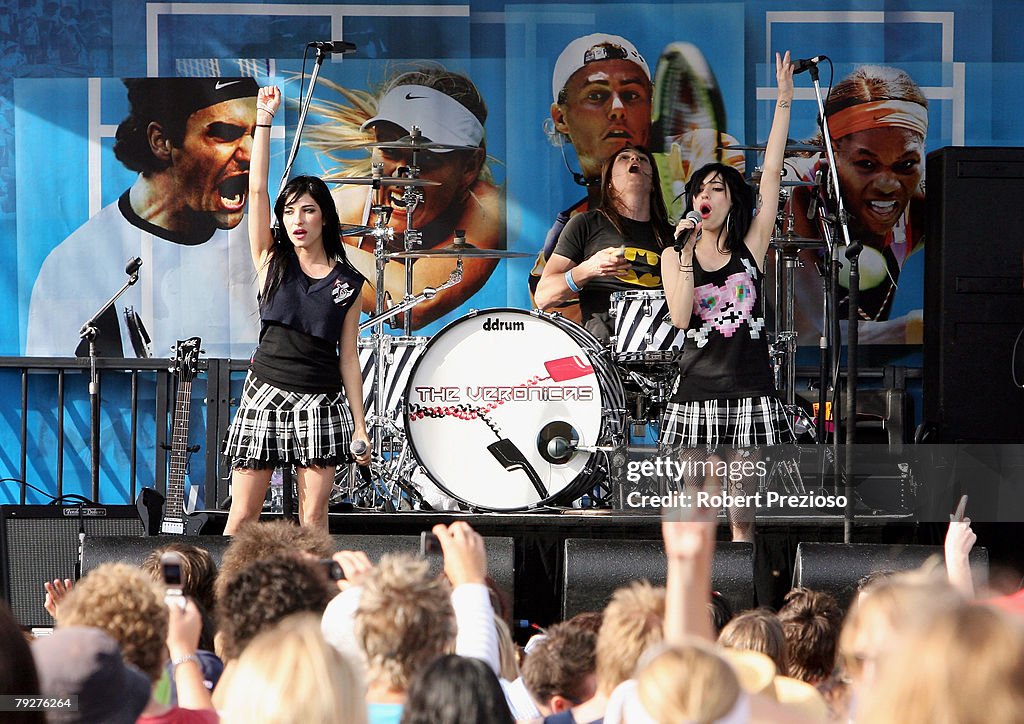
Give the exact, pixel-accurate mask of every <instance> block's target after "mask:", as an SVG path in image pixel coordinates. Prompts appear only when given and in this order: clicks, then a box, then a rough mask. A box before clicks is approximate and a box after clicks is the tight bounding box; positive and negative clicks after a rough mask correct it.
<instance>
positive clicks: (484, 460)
mask: <svg viewBox="0 0 1024 724" xmlns="http://www.w3.org/2000/svg"><path fill="white" fill-rule="evenodd" d="M405 400H406V410H405V431H406V435H407V437H408V440H409V443H410V444H411V447H412V451H413V453H414V455H415V456H416V459H417V460H419V462H420V464H421V465H422V466H423V469H424V471H425V472H426V473H427V475H428V476H429V477H430V479H431V480H433V481H434V482H435V483H436V484H437V486H438V487H439V488H440V489H441V490H443V491H444V492H446V493H448V494H449V495H451V496H452V497H453V498H455V499H456V500H459V501H460V502H463V503H465V504H466V505H468V506H470V507H472V508H477V509H482V510H496V511H509V510H526V509H529V508H536V507H540V506H544V505H558V504H568V503H570V502H571V501H572V500H574V499H575V498H576V497H578V496H579V495H580V494H582V493H583V492H585V491H586V490H588V489H589V487H592V486H593V485H595V484H596V483H597V482H598V479H599V476H600V475H602V474H603V471H602V470H601V469H600V468H599V466H598V465H597V462H598V460H597V456H600V455H601V453H600V452H585V451H582V450H579V451H576V450H572V449H571V447H570V446H572V445H573V444H578V445H580V446H586V447H590V446H595V445H606V444H608V443H609V442H613V441H615V440H617V439H621V434H622V431H623V430H624V423H625V395H624V393H623V389H622V383H621V382H620V381H619V377H618V374H617V372H616V371H615V368H614V367H613V366H612V364H611V362H610V361H609V360H608V359H606V353H605V352H604V351H603V349H602V347H601V345H600V343H599V342H598V341H597V340H596V339H594V337H593V336H591V335H590V333H588V332H587V331H586V330H584V329H583V328H582V327H579V326H577V325H576V324H574V323H572V322H569V321H567V320H565V319H562V318H561V317H558V316H556V315H549V314H545V313H544V312H536V311H535V312H525V311H523V310H520V309H484V310H479V311H474V312H471V313H470V314H468V315H467V316H465V317H462V318H460V319H457V320H455V321H454V322H452V323H451V324H449V325H448V326H446V327H445V328H444V329H442V330H441V331H440V332H438V333H437V334H436V335H435V336H434V338H433V339H432V340H430V342H429V343H428V344H427V345H426V347H425V348H424V350H423V353H422V354H421V355H420V357H419V359H418V360H416V364H415V366H414V367H413V369H412V373H411V374H410V376H409V383H408V386H407V387H406V390H405Z"/></svg>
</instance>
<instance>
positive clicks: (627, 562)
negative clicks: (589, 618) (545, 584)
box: [562, 538, 754, 620]
mask: <svg viewBox="0 0 1024 724" xmlns="http://www.w3.org/2000/svg"><path fill="white" fill-rule="evenodd" d="M666 568H667V566H666V561H665V548H664V545H663V544H662V542H661V541H647V540H640V541H638V540H598V539H586V538H568V539H566V541H565V569H564V576H563V583H564V588H563V591H564V594H563V597H562V619H563V620H565V619H568V618H572V617H573V616H575V615H576V614H577V613H583V612H585V611H601V610H602V609H604V607H605V605H606V604H607V603H608V601H609V600H610V599H611V597H612V594H613V593H615V591H616V589H618V588H621V587H623V586H625V585H627V584H628V583H630V582H632V581H637V580H640V579H645V580H647V581H650V582H651V583H652V584H654V585H656V586H663V585H665V573H666ZM711 586H712V589H713V590H715V591H718V592H719V593H721V594H722V595H723V596H725V598H726V600H728V601H729V603H730V604H732V607H733V609H734V610H736V611H742V610H744V609H746V608H750V607H751V606H753V605H754V546H753V545H752V544H750V543H722V542H719V543H717V544H716V545H715V558H714V561H713V562H712V570H711Z"/></svg>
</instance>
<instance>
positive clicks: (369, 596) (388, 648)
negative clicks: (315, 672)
mask: <svg viewBox="0 0 1024 724" xmlns="http://www.w3.org/2000/svg"><path fill="white" fill-rule="evenodd" d="M355 619H356V620H355V633H356V639H357V640H358V641H359V645H360V647H361V648H362V650H363V652H364V653H365V655H366V662H367V665H368V668H369V671H370V676H369V679H370V681H373V680H375V679H376V680H383V681H384V682H386V683H387V684H388V685H389V686H390V687H392V688H394V689H400V690H405V689H408V687H409V683H410V681H411V680H412V678H413V676H414V675H415V674H416V673H417V672H419V671H421V670H422V669H423V668H424V667H426V666H427V665H428V664H429V663H430V662H431V661H433V660H434V659H435V658H437V657H438V656H440V655H442V654H443V653H444V652H445V651H446V650H447V649H448V648H449V646H450V645H451V643H452V642H453V641H454V639H455V611H454V609H452V603H451V586H450V585H449V584H448V581H447V580H446V579H444V578H435V577H433V576H431V575H430V564H429V562H428V561H426V560H425V559H423V558H419V557H415V556H411V555H404V554H387V555H384V556H383V557H381V559H380V563H379V564H378V565H377V567H376V568H375V569H374V570H373V572H372V573H371V574H370V576H369V578H368V579H367V580H366V584H365V587H364V589H363V593H362V597H361V598H360V599H359V606H358V608H357V609H356V614H355Z"/></svg>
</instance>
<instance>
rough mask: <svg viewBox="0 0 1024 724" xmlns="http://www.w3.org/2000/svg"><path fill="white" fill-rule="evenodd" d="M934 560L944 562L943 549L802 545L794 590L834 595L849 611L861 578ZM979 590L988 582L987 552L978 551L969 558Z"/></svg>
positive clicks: (892, 546) (794, 577)
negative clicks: (937, 559)
mask: <svg viewBox="0 0 1024 724" xmlns="http://www.w3.org/2000/svg"><path fill="white" fill-rule="evenodd" d="M931 556H938V557H939V558H940V559H942V546H921V545H886V544H884V543H801V544H800V545H798V546H797V547H796V560H795V562H794V566H793V586H794V587H797V586H802V587H804V588H809V589H811V590H812V591H824V592H825V593H831V594H832V595H833V596H835V597H836V600H837V601H839V605H840V606H842V607H843V608H844V609H847V608H849V606H850V603H851V602H852V601H853V597H854V595H855V594H856V593H857V583H858V581H860V579H861V578H863V577H864V576H866V575H867V574H869V573H873V572H875V571H910V570H913V569H915V568H919V567H920V566H921V564H923V563H924V562H925V561H926V560H928V558H929V557H931ZM970 561H971V571H972V572H973V576H974V584H975V586H976V587H979V586H982V585H984V584H985V583H987V582H988V550H986V549H985V548H980V547H975V548H974V549H973V550H972V551H971V556H970Z"/></svg>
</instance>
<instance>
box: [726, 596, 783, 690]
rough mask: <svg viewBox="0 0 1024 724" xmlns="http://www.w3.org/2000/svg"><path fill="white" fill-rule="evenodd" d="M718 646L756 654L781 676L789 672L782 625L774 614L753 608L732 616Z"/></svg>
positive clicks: (764, 609) (763, 609)
mask: <svg viewBox="0 0 1024 724" xmlns="http://www.w3.org/2000/svg"><path fill="white" fill-rule="evenodd" d="M718 643H719V644H720V645H721V646H724V647H725V648H729V649H739V650H741V651H756V652H758V653H760V654H764V655H765V656H767V657H768V658H769V659H771V660H772V662H773V663H774V664H775V670H776V671H778V672H779V673H780V674H785V673H786V671H787V670H788V668H789V653H788V650H787V645H786V635H785V633H784V632H783V630H782V622H781V621H779V617H778V616H776V615H775V613H774V612H772V611H770V610H768V609H766V608H755V609H752V610H750V611H744V612H743V613H741V614H739V615H738V616H735V617H734V618H733V619H732V620H731V621H729V623H727V624H726V625H725V627H724V628H723V629H722V633H720V634H719V635H718Z"/></svg>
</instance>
